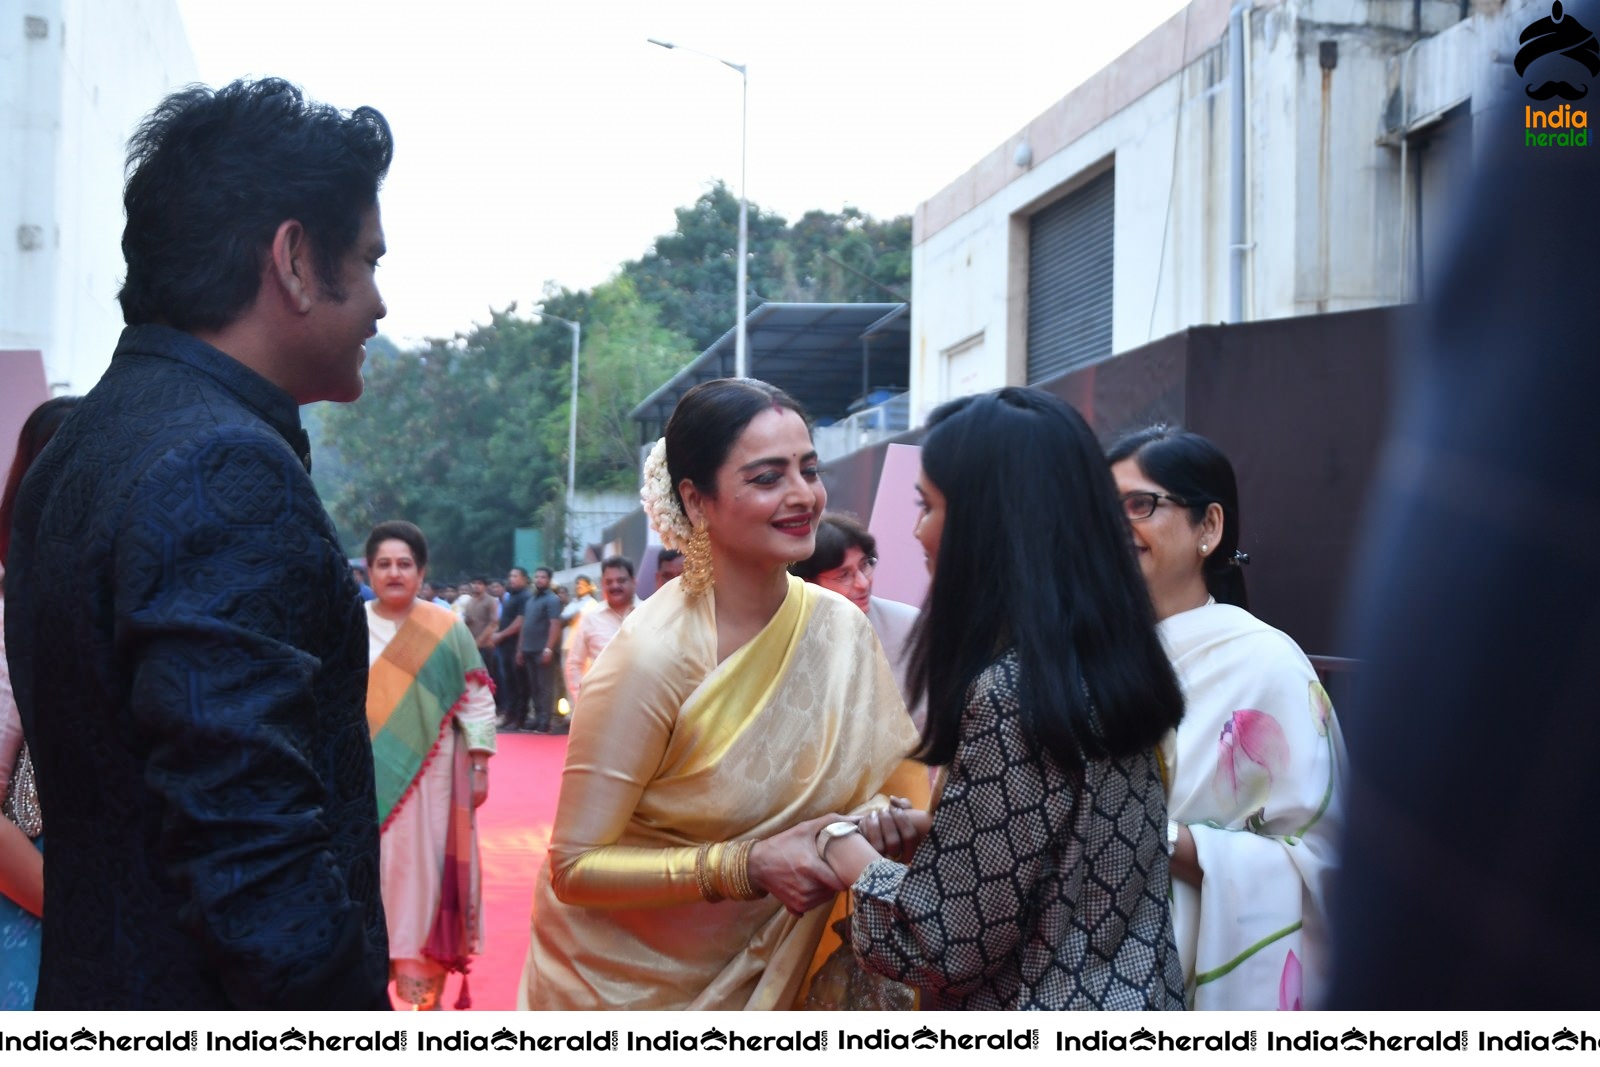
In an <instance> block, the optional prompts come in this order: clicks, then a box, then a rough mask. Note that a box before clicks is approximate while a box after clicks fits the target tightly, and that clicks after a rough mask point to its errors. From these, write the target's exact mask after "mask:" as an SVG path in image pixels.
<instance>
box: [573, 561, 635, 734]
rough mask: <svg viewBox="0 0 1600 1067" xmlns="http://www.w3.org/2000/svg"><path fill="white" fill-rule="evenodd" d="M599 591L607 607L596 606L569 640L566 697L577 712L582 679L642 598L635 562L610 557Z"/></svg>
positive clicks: (603, 567)
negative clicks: (636, 586) (636, 588)
mask: <svg viewBox="0 0 1600 1067" xmlns="http://www.w3.org/2000/svg"><path fill="white" fill-rule="evenodd" d="M600 589H601V592H602V593H603V594H604V596H605V604H604V606H599V605H597V606H596V607H595V608H594V609H593V610H590V611H585V612H584V613H583V614H582V615H580V616H579V617H578V625H577V629H576V630H575V631H574V632H573V633H572V635H571V637H570V638H569V639H568V641H567V663H566V677H567V694H568V695H569V696H570V697H571V699H572V704H573V709H574V710H576V709H577V704H578V690H579V688H580V687H581V686H582V685H583V676H584V675H585V674H588V673H589V668H590V667H592V666H594V661H595V660H597V659H599V658H600V653H601V652H603V651H605V647H606V646H607V645H609V644H610V643H611V639H612V638H613V637H616V636H617V631H618V630H620V629H622V620H623V619H626V618H627V617H628V616H629V615H630V614H631V613H632V612H633V609H634V608H636V607H638V606H639V598H638V597H636V596H634V575H633V561H632V560H631V559H628V558H626V557H624V556H611V557H609V558H608V559H606V560H605V561H604V562H603V563H601V564H600Z"/></svg>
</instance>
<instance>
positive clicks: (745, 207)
mask: <svg viewBox="0 0 1600 1067" xmlns="http://www.w3.org/2000/svg"><path fill="white" fill-rule="evenodd" d="M645 40H647V41H649V42H650V43H651V44H653V45H655V46H657V47H658V48H666V49H669V50H670V49H678V48H681V49H683V50H684V51H685V52H693V53H694V54H695V55H697V56H704V57H706V58H707V59H712V60H715V61H716V62H718V63H721V64H722V65H723V66H724V67H727V68H728V69H730V70H736V71H738V72H739V81H740V84H741V86H742V95H741V99H740V105H739V109H740V110H739V263H738V277H737V280H736V281H735V283H734V284H735V285H737V286H738V293H737V294H736V296H735V299H734V315H735V316H736V318H735V321H734V330H735V332H734V335H733V376H734V377H735V378H743V377H746V373H745V372H746V368H747V366H748V363H747V361H746V353H745V345H746V343H747V342H746V340H745V332H744V313H745V291H746V290H748V289H749V288H750V283H749V278H748V277H747V272H748V270H749V266H748V264H749V259H750V201H749V199H748V198H747V197H746V196H745V173H746V166H745V159H746V156H747V155H748V149H749V146H750V72H749V71H748V70H746V69H745V65H744V64H743V63H732V62H729V61H728V60H726V59H723V58H722V57H721V56H714V55H712V54H711V53H710V52H702V51H700V50H699V49H698V48H690V47H689V46H688V45H681V44H673V43H672V42H671V41H662V40H657V39H656V38H654V37H647V38H645Z"/></svg>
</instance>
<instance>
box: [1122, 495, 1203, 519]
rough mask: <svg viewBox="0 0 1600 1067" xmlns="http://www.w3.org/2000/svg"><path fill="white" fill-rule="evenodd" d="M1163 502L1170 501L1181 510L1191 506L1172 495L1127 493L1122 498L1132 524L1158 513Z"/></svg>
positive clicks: (1123, 506) (1123, 507) (1123, 508)
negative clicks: (1157, 510)
mask: <svg viewBox="0 0 1600 1067" xmlns="http://www.w3.org/2000/svg"><path fill="white" fill-rule="evenodd" d="M1163 500H1170V501H1172V502H1173V503H1174V504H1176V505H1178V506H1179V507H1180V508H1186V507H1188V506H1189V502H1188V501H1186V500H1181V499H1179V498H1178V497H1175V496H1173V495H1172V494H1171V493H1152V492H1140V493H1127V494H1125V495H1124V496H1123V498H1122V510H1123V511H1125V512H1127V513H1128V519H1129V521H1131V522H1142V521H1143V520H1145V519H1148V518H1149V517H1150V516H1152V515H1154V514H1155V513H1156V508H1158V507H1160V506H1161V502H1162V501H1163Z"/></svg>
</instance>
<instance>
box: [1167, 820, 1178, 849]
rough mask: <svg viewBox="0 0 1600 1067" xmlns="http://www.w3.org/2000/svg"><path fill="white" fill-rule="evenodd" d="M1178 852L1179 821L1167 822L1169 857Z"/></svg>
mask: <svg viewBox="0 0 1600 1067" xmlns="http://www.w3.org/2000/svg"><path fill="white" fill-rule="evenodd" d="M1177 851H1178V821H1177V820H1176V819H1168V820H1167V855H1169V856H1171V855H1174V854H1175V853H1177Z"/></svg>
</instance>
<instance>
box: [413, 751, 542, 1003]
mask: <svg viewBox="0 0 1600 1067" xmlns="http://www.w3.org/2000/svg"><path fill="white" fill-rule="evenodd" d="M498 747H499V753H498V754H497V755H496V756H495V757H494V759H492V760H490V761H489V799H488V800H487V801H485V802H484V805H483V807H481V808H479V809H478V847H479V851H480V853H481V855H482V858H483V912H484V952H483V954H482V955H481V956H478V957H477V958H476V959H474V960H473V961H472V974H471V976H470V982H471V986H472V1009H473V1010H474V1011H511V1010H513V1009H514V1008H516V1006H517V986H518V983H520V982H521V981H522V961H523V959H524V958H525V957H526V956H527V952H528V914H529V909H530V908H531V906H532V903H533V881H534V877H535V876H536V875H537V874H538V873H539V868H540V866H541V865H542V864H543V863H544V854H545V850H546V849H547V848H548V847H549V844H550V824H551V823H552V822H553V821H554V820H555V814H556V794H557V792H558V791H559V789H560V786H561V766H562V763H563V762H564V761H565V760H566V756H567V739H566V738H565V737H549V736H545V735H543V734H501V735H500V736H499V738H498ZM459 983H460V979H459V978H457V977H455V976H452V977H451V978H450V981H449V984H448V985H447V986H446V988H445V995H444V1004H445V1006H446V1007H450V1006H452V1005H454V1004H455V1002H456V992H457V988H458V986H459ZM398 1006H399V1005H397V1007H398Z"/></svg>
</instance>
